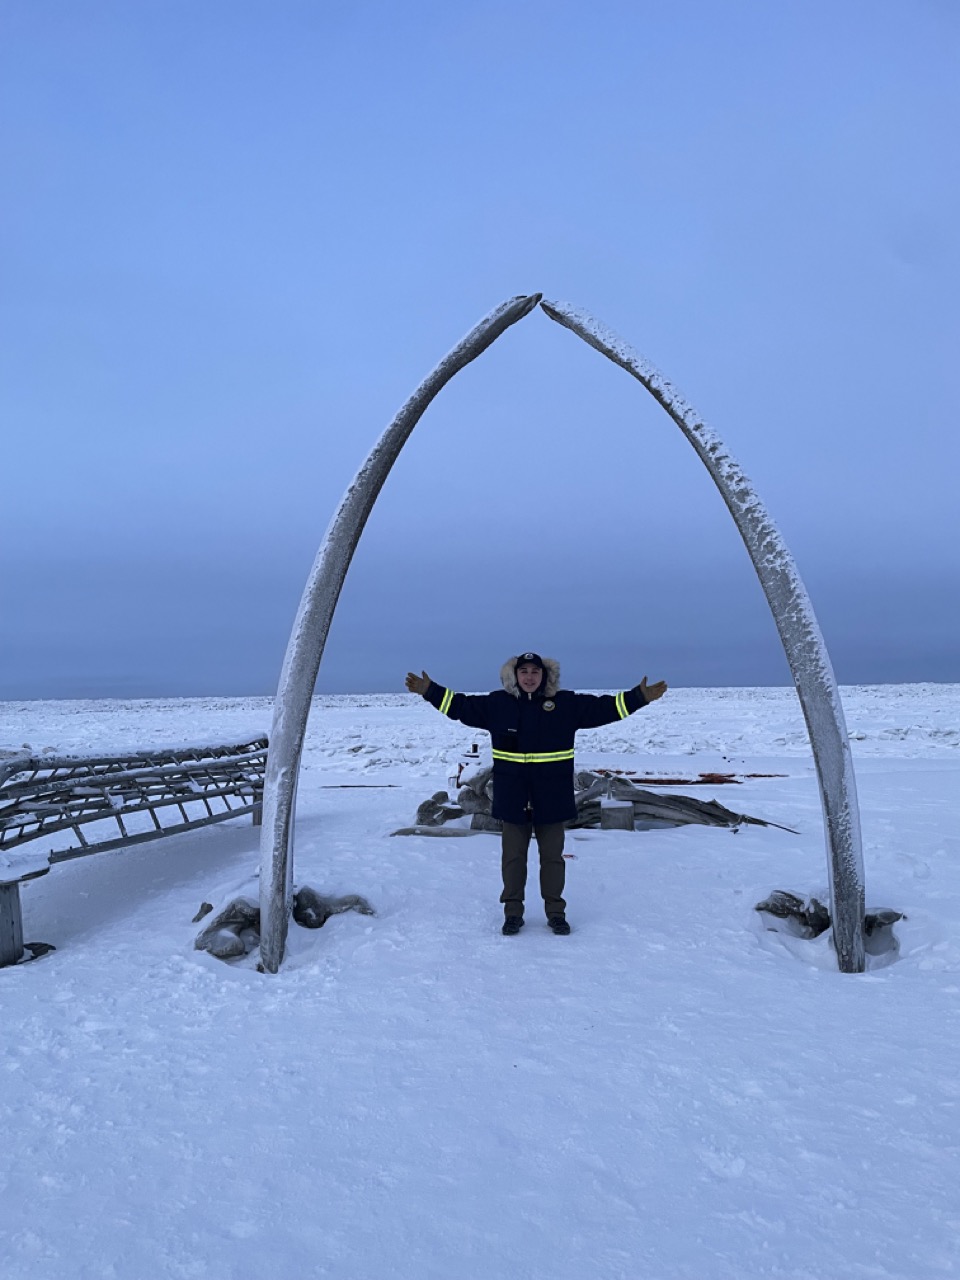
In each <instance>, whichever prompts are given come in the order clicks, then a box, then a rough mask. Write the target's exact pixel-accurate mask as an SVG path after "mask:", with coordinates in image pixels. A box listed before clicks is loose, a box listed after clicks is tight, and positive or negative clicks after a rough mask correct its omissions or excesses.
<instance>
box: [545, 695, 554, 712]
mask: <svg viewBox="0 0 960 1280" xmlns="http://www.w3.org/2000/svg"><path fill="white" fill-rule="evenodd" d="M556 706H557V704H556V703H555V702H554V700H553V699H552V698H547V700H546V702H545V703H544V704H543V709H544V711H554V710H555V709H556Z"/></svg>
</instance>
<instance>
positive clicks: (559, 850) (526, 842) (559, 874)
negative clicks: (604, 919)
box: [500, 822, 567, 916]
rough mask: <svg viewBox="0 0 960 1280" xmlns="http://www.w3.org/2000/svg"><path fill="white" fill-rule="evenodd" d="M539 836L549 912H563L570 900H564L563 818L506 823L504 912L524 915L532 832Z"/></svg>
mask: <svg viewBox="0 0 960 1280" xmlns="http://www.w3.org/2000/svg"><path fill="white" fill-rule="evenodd" d="M531 834H535V835H536V837H537V848H538V849H539V850H540V894H541V896H542V898H543V905H544V908H545V910H546V913H547V915H548V916H562V915H563V913H564V911H565V910H566V906H567V904H566V903H565V902H564V900H563V882H564V879H565V878H566V873H567V868H566V865H565V863H564V861H563V836H564V826H563V823H562V822H550V823H547V824H546V825H537V826H534V825H533V823H530V822H527V823H523V824H522V825H521V824H518V823H515V822H505V823H504V824H503V862H502V866H503V893H502V894H501V895H500V901H501V902H502V903H503V914H504V915H505V916H522V915H523V894H524V890H525V889H526V886H527V850H528V849H529V847H530V836H531Z"/></svg>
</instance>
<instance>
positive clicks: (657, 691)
mask: <svg viewBox="0 0 960 1280" xmlns="http://www.w3.org/2000/svg"><path fill="white" fill-rule="evenodd" d="M637 687H638V688H639V690H640V692H641V693H642V694H643V696H644V697H645V698H646V700H647V701H648V702H656V700H657V699H658V698H662V697H663V695H664V694H665V693H666V692H667V688H668V686H667V682H666V680H658V681H657V682H656V684H647V677H646V676H644V677H643V679H642V680H641V681H640V684H639V685H638V686H637Z"/></svg>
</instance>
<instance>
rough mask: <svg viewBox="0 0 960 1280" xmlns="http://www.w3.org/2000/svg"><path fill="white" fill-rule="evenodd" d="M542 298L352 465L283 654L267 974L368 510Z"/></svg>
mask: <svg viewBox="0 0 960 1280" xmlns="http://www.w3.org/2000/svg"><path fill="white" fill-rule="evenodd" d="M541 297H542V294H539V293H532V294H522V295H520V296H518V297H515V298H510V299H508V300H507V301H506V302H503V303H501V305H500V306H499V307H496V308H495V309H494V310H493V311H491V312H490V313H489V314H488V315H486V316H484V318H483V319H482V320H481V321H480V323H479V324H477V325H475V326H474V328H473V329H471V330H470V332H469V333H468V334H467V335H466V337H465V338H463V339H462V340H461V341H460V342H458V343H457V345H456V346H455V347H454V348H453V350H452V351H450V352H449V353H448V354H447V355H446V356H445V357H444V358H443V360H441V362H440V363H439V364H438V365H437V366H436V368H435V369H434V370H433V371H432V372H431V373H430V374H429V375H428V376H427V377H426V378H425V379H424V381H423V382H422V383H421V384H420V386H419V387H418V388H417V390H416V391H415V392H414V393H413V395H412V396H411V397H410V399H409V400H408V401H407V402H406V404H405V405H404V406H403V408H402V409H401V410H400V412H399V413H398V414H397V416H396V417H395V418H394V420H393V421H392V422H391V423H390V425H389V426H388V427H387V429H386V430H385V431H384V433H383V435H382V436H381V437H380V439H379V440H378V441H377V443H376V444H375V445H374V447H373V449H372V450H371V451H370V454H369V456H368V457H367V460H366V462H364V464H363V466H362V467H361V468H360V470H359V471H358V472H357V475H356V477H355V478H354V480H353V481H352V483H351V484H350V486H349V488H348V489H347V491H346V493H345V494H344V495H343V499H342V501H341V503H340V506H339V508H338V509H337V512H336V514H335V515H334V517H333V519H332V521H331V522H330V525H329V527H328V529H327V532H326V536H325V537H324V540H323V542H322V543H321V545H320V549H319V551H318V552H317V557H316V560H315V561H314V563H313V568H312V569H311V571H310V576H309V578H308V579H307V584H306V586H305V587H304V591H303V596H302V597H301V600H300V607H299V609H298V611H297V616H296V619H295V621H294V624H293V630H292V631H291V633H290V639H289V641H288V643H287V651H286V654H285V656H284V659H283V668H282V670H281V673H280V683H279V685H278V687H277V696H276V699H275V701H274V712H273V726H272V728H271V730H270V751H269V754H268V756H267V768H266V776H265V778H264V792H263V827H262V832H261V842H260V908H261V919H262V931H261V940H260V963H261V965H262V967H263V969H264V971H265V972H267V973H276V972H277V970H278V969H279V968H280V964H281V962H282V960H283V951H284V946H285V944H286V938H287V929H288V927H289V919H290V905H291V897H292V892H293V856H292V845H293V817H294V808H295V804H296V792H297V778H298V776H299V773H300V756H301V753H302V750H303V739H304V735H305V733H306V729H307V717H308V715H309V713H310V704H311V700H312V698H313V691H314V687H315V685H316V682H317V672H318V670H319V668H320V659H321V658H322V657H323V650H324V646H325V645H326V642H327V635H328V633H329V631H330V623H331V622H332V620H333V615H334V611H335V610H336V607H337V601H338V600H339V598H340V591H341V589H342V587H343V582H344V578H345V577H346V574H347V570H348V568H349V567H350V561H351V560H352V559H353V553H354V551H356V549H357V544H358V542H359V541H360V535H361V534H362V533H363V528H364V525H365V524H366V522H367V517H368V516H369V515H370V512H371V510H372V509H373V504H374V503H375V502H376V500H377V496H378V495H379V493H380V490H381V489H382V488H383V485H384V482H385V480H386V478H387V476H388V475H389V474H390V470H391V468H392V467H393V464H394V463H395V462H396V460H397V457H398V455H399V453H400V450H401V449H402V448H403V446H404V444H405V443H406V442H407V439H408V438H409V436H410V433H411V432H412V431H413V429H414V427H415V426H416V425H417V423H418V422H419V421H420V419H421V417H422V416H423V413H424V411H425V410H426V408H427V406H428V405H429V404H430V402H431V401H432V400H433V399H434V397H435V396H436V395H437V393H438V392H439V391H441V390H442V388H443V387H444V386H446V384H447V383H448V382H449V381H450V379H451V378H452V377H453V376H454V374H455V373H457V372H459V370H460V369H463V368H464V367H465V366H466V365H468V364H470V362H471V361H472V360H476V358H477V356H479V355H481V354H482V353H483V352H484V351H486V349H487V347H489V346H490V344H491V343H493V342H495V341H496V340H497V338H499V337H500V335H501V334H502V333H505V332H506V330H507V329H509V328H510V326H511V325H513V324H516V323H517V321H518V320H522V319H523V317H524V316H527V315H529V314H530V312H531V311H533V309H534V308H535V307H536V305H537V303H538V302H539V301H540V299H541Z"/></svg>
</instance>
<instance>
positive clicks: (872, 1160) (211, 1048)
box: [0, 685, 960, 1280]
mask: <svg viewBox="0 0 960 1280" xmlns="http://www.w3.org/2000/svg"><path fill="white" fill-rule="evenodd" d="M844 702H845V707H846V712H847V718H848V724H849V728H850V732H851V736H852V739H853V746H854V753H855V759H856V764H857V778H858V785H859V790H860V802H861V809H862V817H863V835H864V851H865V863H866V883H867V905H868V907H893V908H896V909H898V910H900V911H904V912H905V913H906V916H907V919H906V920H905V921H903V922H901V924H900V925H898V926H897V933H898V937H899V940H900V955H899V957H898V958H897V959H896V960H895V962H894V963H892V964H888V965H886V966H885V967H877V968H873V969H871V971H870V972H868V973H867V974H865V975H862V976H859V977H852V976H841V975H840V974H838V973H837V972H836V970H835V967H834V966H833V963H832V957H831V953H830V951H829V946H828V943H827V941H826V939H825V938H821V939H818V940H816V941H814V942H801V941H800V940H797V939H790V938H788V937H786V936H785V935H782V934H774V933H770V932H765V931H764V930H763V928H762V925H761V922H760V918H759V917H758V916H757V914H756V913H755V912H754V911H753V909H752V908H753V906H754V904H755V903H756V902H757V901H759V900H760V899H761V898H762V897H764V896H766V895H767V894H768V893H769V891H770V890H771V889H774V888H784V889H790V890H793V891H795V892H799V893H817V894H823V895H825V894H826V887H827V886H826V862H825V857H824V851H823V835H822V828H821V821H820V807H819V800H818V795H817V786H816V781H815V778H814V774H813V770H812V764H811V760H810V756H809V750H808V746H807V742H806V736H805V732H804V729H803V724H802V720H801V717H800V713H799V709H798V706H797V703H796V698H795V695H794V693H793V691H792V690H776V689H715V690H694V689H680V690H671V692H670V693H669V694H668V695H667V697H666V698H664V699H663V701H662V702H660V703H657V704H655V705H654V706H652V707H650V708H648V709H646V710H644V711H642V712H641V713H639V714H638V715H637V716H635V717H633V718H632V719H631V720H629V721H625V722H624V723H623V724H619V725H616V726H611V727H609V728H607V729H603V730H598V731H595V732H591V733H585V734H582V735H581V736H580V739H579V742H578V755H577V760H578V764H579V765H583V766H590V765H601V766H608V767H620V768H633V769H638V770H641V771H644V772H648V771H652V772H660V773H661V774H663V775H668V774H669V775H673V776H688V775H691V776H692V775H693V774H696V773H698V772H701V771H712V770H722V771H726V772H730V771H735V772H737V773H741V774H742V773H772V774H782V775H786V776H783V777H771V778H757V779H753V780H749V781H746V782H744V783H743V785H740V786H717V787H712V788H711V787H707V788H697V789H692V788H691V789H687V788H679V790H680V791H681V792H683V791H688V790H689V794H692V795H697V796H699V797H700V798H702V799H710V798H716V799H718V800H719V801H720V802H721V803H723V804H725V805H727V806H728V807H730V808H733V809H735V810H737V811H738V812H740V811H743V812H747V813H751V814H755V815H756V816H758V817H761V818H766V819H769V820H771V821H773V822H777V823H781V824H784V825H785V826H789V827H794V828H797V829H798V830H799V832H800V834H799V835H791V834H788V833H786V832H784V831H780V830H776V829H773V828H767V829H765V828H757V827H746V828H743V829H742V830H740V831H739V832H738V833H736V834H735V833H733V832H731V831H728V830H721V829H711V828H706V827H688V828H683V829H676V830H667V831H658V832H643V833H627V832H599V831H584V832H575V833H571V835H570V836H569V837H568V844H567V850H568V852H569V853H570V854H572V855H573V857H572V858H571V859H570V860H569V861H568V863H567V867H568V879H567V894H566V896H567V900H568V915H569V918H570V920H571V923H572V925H573V933H572V934H571V936H570V937H568V938H556V937H554V936H553V935H552V934H551V933H549V931H548V930H547V929H546V928H545V926H544V923H543V919H542V915H541V911H540V907H539V903H538V900H537V895H536V887H535V876H531V884H530V893H528V899H527V926H526V928H525V929H524V930H523V932H522V933H521V934H520V935H519V937H516V938H503V937H501V936H500V933H499V925H500V920H501V908H500V906H499V903H498V901H497V899H498V894H499V842H498V839H497V837H495V836H490V835H478V836H475V837H472V838H468V839H428V838H424V837H396V838H391V837H390V834H389V833H390V832H391V831H392V830H394V829H395V828H397V827H400V826H404V825H407V824H408V823H410V822H411V821H412V820H413V816H414V813H415V811H416V807H417V805H418V803H419V802H420V801H421V800H422V799H424V798H425V797H426V796H427V795H429V794H430V793H431V792H433V791H435V790H437V789H439V788H442V787H444V786H445V785H446V777H447V774H448V771H449V768H450V766H451V764H453V763H455V761H456V759H457V757H458V755H459V753H460V752H461V751H462V750H463V749H464V747H466V746H469V744H470V740H471V737H472V736H474V737H475V735H472V734H471V731H469V730H463V729H462V728H461V727H460V726H458V725H456V724H453V723H450V722H448V721H446V720H444V719H441V717H440V716H439V715H437V714H436V712H434V711H433V710H432V709H431V708H430V707H428V706H427V705H426V704H425V703H423V702H422V701H420V700H419V699H416V698H413V697H409V696H405V695H397V696H387V695H370V696H368V697H359V696H357V697H341V698H320V699H318V700H317V702H316V705H315V710H314V713H313V716H312V721H311V728H310V734H309V738H308V743H307V748H306V752H305V756H304V772H303V776H302V780H301V786H300V794H299V816H298V825H297V855H296V856H297V863H296V868H297V869H296V878H297V880H298V882H300V883H309V884H311V885H313V886H314V887H316V888H317V889H319V890H320V891H321V892H329V893H337V894H339V893H360V894H363V895H364V896H366V897H367V898H369V899H370V901H371V902H372V903H373V904H374V906H375V907H376V909H377V912H378V914H377V916H376V918H372V919H371V918H365V917H363V916H360V915H357V914H353V913H350V914H346V915H341V916H336V917H334V918H333V919H331V920H330V921H329V922H328V923H327V924H326V926H325V927H324V928H323V929H321V930H318V931H315V932H308V931H306V930H303V929H300V928H298V927H297V926H293V927H292V929H291V935H290V948H289V956H288V961H287V963H286V964H285V966H284V968H283V970H282V971H281V973H280V974H279V975H277V976H275V977H268V976H264V975H261V974H258V973H257V972H256V971H255V969H254V968H253V965H252V962H251V961H250V960H249V959H247V960H244V961H241V962H239V963H238V964H236V965H233V966H231V965H228V964H224V963H221V962H219V961H217V960H214V959H212V958H211V957H209V956H207V955H205V954H202V953H199V952H196V951H195V950H194V949H193V939H194V937H195V935H196V933H197V930H198V928H199V927H200V926H198V925H195V924H192V923H191V918H192V917H193V915H194V914H195V913H196V911H197V908H198V906H199V904H200V902H201V901H203V900H207V901H210V902H212V903H214V904H215V905H217V906H219V905H221V904H222V903H223V902H224V901H225V900H226V899H227V898H228V897H230V896H232V895H234V894H235V893H236V892H237V891H238V890H245V891H247V892H250V890H251V885H252V877H253V875H254V873H255V871H256V866H257V859H258V851H257V833H256V831H255V829H254V828H253V827H252V826H251V825H250V824H249V820H247V819H241V820H237V821H236V822H228V823H225V824H222V825H220V826H216V827H211V828H208V829H206V830H203V831H200V832H197V833H194V834H188V835H183V836H176V837H171V838H168V839H165V840H160V841H157V842H155V843H151V844H147V845H142V846H139V847H137V848H135V849H132V850H129V851H118V852H114V853H107V854H102V855H100V856H98V857H92V858H85V859H78V860H77V861H74V862H70V863H67V864H64V865H62V866H58V867H54V868H53V870H52V871H51V873H50V874H49V875H48V876H46V877H44V878H42V879H40V880H37V881H35V882H32V883H30V884H28V885H26V886H25V887H24V890H23V900H24V922H25V934H26V937H27V938H28V939H29V940H31V941H44V942H51V943H54V944H55V945H56V947H57V951H56V952H55V953H53V954H51V955H48V956H46V957H44V958H42V959H40V960H38V961H37V962H35V963H31V964H25V965H21V966H17V967H16V968H9V969H5V970H3V971H0V1007H2V1019H3V1022H2V1025H3V1041H2V1050H0V1117H2V1120H0V1275H2V1276H3V1277H4V1280H106V1278H110V1280H147V1278H148V1277H149V1278H150V1280H167V1278H168V1277H170V1278H177V1280H192V1278H202V1280H313V1278H314V1277H317V1278H319V1277H334V1278H336V1280H394V1278H397V1280H401V1278H402V1280H428V1278H434V1277H435V1278H437V1280H541V1278H542V1280H621V1278H622V1280H681V1278H682V1280H727V1278H730V1280H733V1278H736V1280H751V1278H753V1277H777V1278H783V1280H894V1278H896V1280H932V1278H934V1277H947V1276H955V1275H957V1274H958V1273H960V1072H958V1064H960V1017H958V1014H960V686H958V685H913V686H888V687H871V688H848V689H845V690H844ZM269 723H270V704H269V702H268V700H266V699H234V700H229V699H192V700H183V701H154V702H46V703H39V702H35V703H2V704H0V747H4V748H7V749H10V750H13V749H21V748H22V747H24V746H29V748H30V749H31V750H32V751H33V752H34V753H41V752H44V751H47V752H51V753H52V752H57V753H62V752H68V751H69V752H93V751H95V752H101V751H121V750H123V749H124V748H128V747H138V748H145V747H154V746H165V745H169V744H180V743H190V742H209V741H217V740H222V741H239V740H241V739H242V738H244V737H246V736H249V735H251V734H255V733H258V732H263V731H266V730H268V729H269ZM343 784H351V785H349V786H344V785H343ZM356 784H364V785H362V786H358V785H356ZM531 895H532V896H531Z"/></svg>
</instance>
